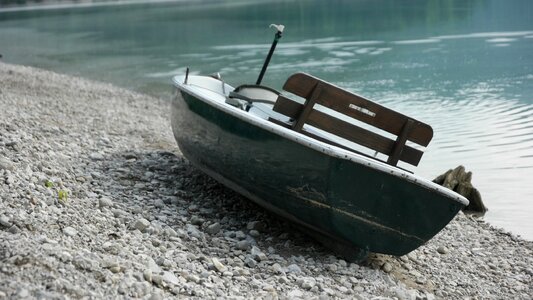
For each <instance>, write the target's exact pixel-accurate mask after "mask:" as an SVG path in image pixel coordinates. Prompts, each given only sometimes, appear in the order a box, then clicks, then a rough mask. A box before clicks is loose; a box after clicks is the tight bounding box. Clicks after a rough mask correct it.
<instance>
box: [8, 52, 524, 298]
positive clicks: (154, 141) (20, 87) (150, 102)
mask: <svg viewBox="0 0 533 300" xmlns="http://www.w3.org/2000/svg"><path fill="white" fill-rule="evenodd" d="M0 82H1V86H0V182H1V183H2V184H1V185H0V197H1V202H0V240H1V241H2V243H0V299H1V298H4V297H7V298H25V297H29V298H38V297H44V298H63V297H64V296H68V297H74V298H78V297H95V298H117V297H118V298H130V297H138V298H146V299H162V298H169V297H185V298H188V297H191V298H208V299H211V298H216V297H222V298H243V299H247V298H250V297H254V298H257V297H262V298H269V299H276V298H280V299H294V298H302V299H312V298H318V299H329V298H350V299H354V298H355V299H368V298H373V297H382V298H381V299H416V298H417V297H418V298H421V299H434V298H443V299H463V298H467V297H476V298H489V299H490V298H493V299H501V298H508V299H530V298H531V297H532V296H533V267H532V266H533V242H532V241H526V240H524V239H522V238H520V237H517V236H514V235H512V234H510V233H507V232H505V231H504V230H502V229H497V228H494V227H492V226H491V225H490V224H488V223H486V222H484V221H483V220H482V219H475V218H472V217H469V216H465V215H464V214H462V213H460V214H459V215H458V216H457V217H456V218H455V219H454V220H453V221H452V222H451V223H450V224H449V225H448V226H447V227H445V228H444V230H443V231H442V232H440V233H439V234H438V235H437V236H436V237H434V238H433V239H431V240H430V241H429V242H428V243H427V244H426V245H424V246H422V247H420V248H419V249H417V250H415V251H413V252H411V253H410V254H408V255H406V256H402V257H392V256H388V255H380V254H372V255H371V256H370V257H369V259H368V261H366V262H364V263H361V264H352V263H347V262H345V261H344V260H342V259H339V258H337V257H335V256H333V254H332V253H331V252H329V251H328V250H327V249H324V248H323V247H322V246H321V245H320V244H318V243H317V242H314V241H313V240H311V239H310V238H308V237H307V236H305V235H303V234H301V233H300V232H299V231H297V230H294V229H291V228H288V227H290V226H289V225H288V224H287V223H286V222H284V221H282V220H280V219H277V218H276V217H273V216H271V215H270V214H269V213H267V212H266V211H264V210H262V209H260V208H259V207H257V206H255V205H254V204H252V203H251V202H250V201H247V200H246V199H244V198H243V197H241V196H239V195H237V194H235V193H234V192H232V191H230V190H228V189H226V188H224V187H223V186H221V185H220V184H218V183H216V182H215V181H214V180H212V179H211V178H209V177H207V176H206V175H204V174H202V173H201V172H200V171H198V170H196V169H195V168H194V167H192V166H191V165H190V164H189V163H188V162H187V161H186V160H185V159H184V158H183V157H182V156H181V153H180V152H179V149H178V147H177V145H176V143H175V141H174V139H173V135H172V131H171V127H170V120H169V112H170V108H169V101H164V100H161V99H157V98H153V97H150V96H146V95H141V94H138V93H135V92H131V91H128V90H125V89H122V88H117V87H114V86H112V85H109V84H105V83H98V82H93V81H90V80H86V79H81V78H75V77H71V76H66V75H60V74H56V73H53V72H49V71H44V70H39V69H35V68H31V67H24V66H17V65H10V64H5V63H1V62H0ZM61 195H67V197H64V196H61ZM267 229H268V230H267Z"/></svg>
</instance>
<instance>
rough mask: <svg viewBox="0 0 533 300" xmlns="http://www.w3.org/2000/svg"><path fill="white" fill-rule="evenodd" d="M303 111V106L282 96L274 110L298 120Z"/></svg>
mask: <svg viewBox="0 0 533 300" xmlns="http://www.w3.org/2000/svg"><path fill="white" fill-rule="evenodd" d="M303 109H304V106H303V105H302V104H300V103H298V102H296V101H294V100H292V99H289V98H286V97H284V96H281V95H280V96H279V97H278V100H277V101H276V104H274V108H273V109H272V110H274V111H275V112H278V113H280V114H283V115H285V116H287V117H289V118H291V119H295V120H296V119H298V117H299V116H300V114H301V113H302V110H303Z"/></svg>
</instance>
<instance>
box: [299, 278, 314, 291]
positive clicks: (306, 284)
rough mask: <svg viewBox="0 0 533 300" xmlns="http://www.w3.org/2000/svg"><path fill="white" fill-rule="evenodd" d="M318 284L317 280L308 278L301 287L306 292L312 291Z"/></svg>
mask: <svg viewBox="0 0 533 300" xmlns="http://www.w3.org/2000/svg"><path fill="white" fill-rule="evenodd" d="M315 284H316V280H315V279H314V278H306V279H304V280H303V281H302V283H301V285H300V287H301V288H302V289H304V290H310V289H312V288H313V287H314V286H315Z"/></svg>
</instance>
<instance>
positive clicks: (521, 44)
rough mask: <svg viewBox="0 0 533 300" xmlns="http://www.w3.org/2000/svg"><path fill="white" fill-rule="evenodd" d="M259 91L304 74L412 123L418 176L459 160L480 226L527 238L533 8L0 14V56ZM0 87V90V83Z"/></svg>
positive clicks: (165, 82)
mask: <svg viewBox="0 0 533 300" xmlns="http://www.w3.org/2000/svg"><path fill="white" fill-rule="evenodd" d="M271 23H276V24H280V23H281V24H284V25H285V26H286V30H285V33H284V37H283V38H282V40H281V41H280V44H279V45H278V49H277V51H276V53H275V55H274V58H273V59H272V62H271V66H270V67H269V69H268V71H267V74H266V76H265V79H264V81H263V83H264V84H267V85H271V86H273V87H276V88H280V86H281V85H282V83H283V82H284V80H285V79H286V78H287V77H288V76H289V75H290V74H292V73H294V72H298V71H305V72H307V73H310V74H313V75H315V76H318V77H321V78H323V79H325V80H327V81H330V82H333V83H335V84H337V85H339V86H341V87H344V88H347V89H349V90H351V91H354V92H356V93H359V94H362V95H365V96H367V97H368V98H370V99H374V100H375V101H377V102H379V103H381V104H383V105H386V106H389V107H391V108H393V109H396V110H399V111H401V112H403V113H405V114H407V115H410V116H412V117H414V118H417V119H419V120H422V121H424V122H426V123H428V124H430V125H432V126H433V128H434V132H435V134H434V139H433V142H432V143H431V144H430V146H429V148H428V149H427V151H426V154H425V156H424V157H423V159H422V161H421V163H420V166H419V167H418V169H417V173H418V174H420V175H422V176H426V177H428V178H434V177H435V176H436V175H438V174H440V173H442V172H444V171H446V170H447V169H449V168H452V167H455V166H457V165H459V164H463V165H465V166H466V168H467V170H470V171H472V172H473V173H474V176H473V183H474V185H475V186H476V187H478V189H479V190H480V191H481V194H482V196H483V199H484V201H485V204H486V205H487V206H488V207H489V212H488V213H487V215H486V219H487V220H488V221H489V222H491V223H492V224H494V225H496V226H499V227H503V228H505V229H507V230H510V231H512V232H514V233H516V234H520V235H522V236H523V237H525V238H527V239H530V240H531V239H533V179H532V178H533V1H530V0H515V1H499V0H494V1H490V0H487V1H465V0H461V1H393V0H386V1H384V0H374V1H237V0H236V1H177V2H167V3H159V4H154V3H150V4H146V3H144V4H142V3H141V4H131V5H105V6H91V5H88V6H84V7H61V8H56V9H38V10H36V9H24V10H22V11H20V10H16V9H15V10H5V9H4V11H2V12H0V53H1V54H2V55H3V56H4V58H3V60H4V61H6V62H11V63H17V64H26V65H32V66H37V67H41V68H45V69H50V70H54V71H57V72H61V73H68V74H75V75H80V76H83V77H88V78H92V79H97V80H100V81H106V82H111V83H114V84H117V85H120V86H123V87H127V88H130V89H134V90H137V91H141V92H145V93H150V94H153V95H156V96H160V97H166V98H170V96H169V95H170V92H171V87H170V79H171V76H172V75H174V74H177V73H183V72H184V70H185V67H186V66H189V67H190V68H191V70H192V72H193V73H203V74H205V73H214V72H220V73H221V75H222V77H223V78H224V79H225V80H226V81H227V82H228V83H230V84H234V85H238V84H240V83H254V82H255V79H256V77H257V74H258V73H259V70H260V68H261V65H262V62H263V59H264V57H265V54H266V52H267V51H268V49H269V46H270V42H271V41H272V38H273V33H274V31H273V30H272V29H268V25H269V24H271ZM0 84H1V83H0Z"/></svg>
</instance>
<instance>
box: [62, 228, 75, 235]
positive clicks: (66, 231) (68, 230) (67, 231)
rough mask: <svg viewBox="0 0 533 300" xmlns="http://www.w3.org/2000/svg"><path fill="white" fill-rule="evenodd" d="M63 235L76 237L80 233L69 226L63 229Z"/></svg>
mask: <svg viewBox="0 0 533 300" xmlns="http://www.w3.org/2000/svg"><path fill="white" fill-rule="evenodd" d="M63 233H64V234H65V235H67V236H75V235H76V234H78V231H77V230H76V229H74V228H73V227H70V226H67V227H65V228H63Z"/></svg>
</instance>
